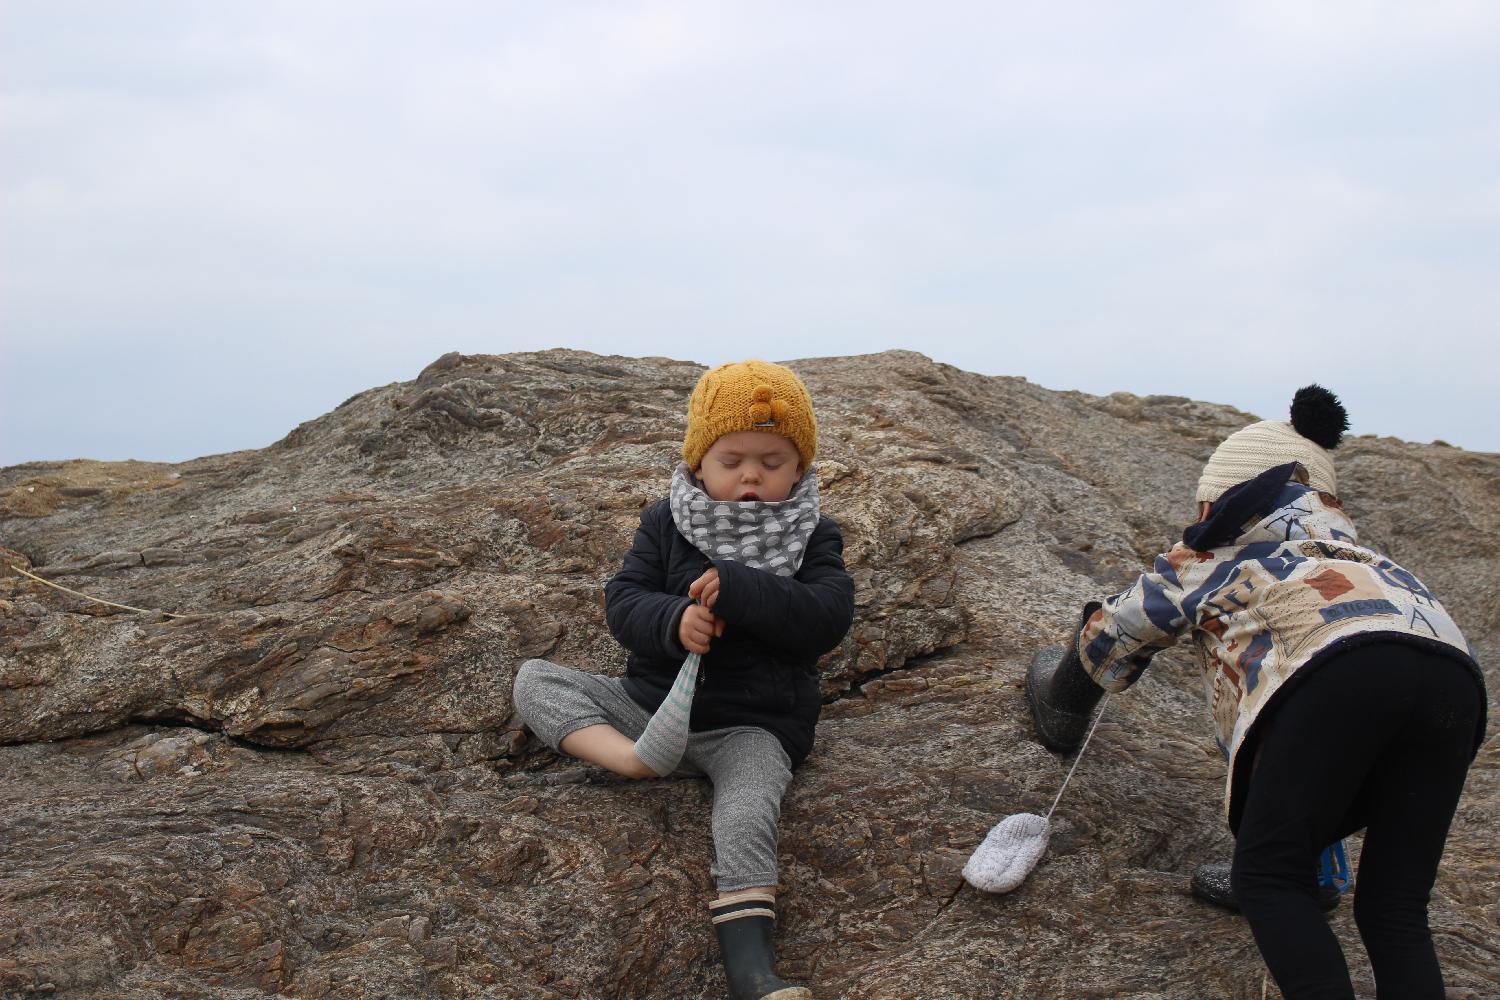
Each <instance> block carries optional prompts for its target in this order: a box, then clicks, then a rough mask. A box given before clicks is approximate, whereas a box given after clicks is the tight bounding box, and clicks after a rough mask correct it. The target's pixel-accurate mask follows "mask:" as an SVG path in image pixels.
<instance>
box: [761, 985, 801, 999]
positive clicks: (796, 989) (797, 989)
mask: <svg viewBox="0 0 1500 1000" xmlns="http://www.w3.org/2000/svg"><path fill="white" fill-rule="evenodd" d="M760 1000H813V995H812V990H810V989H808V988H807V987H806V986H788V987H787V988H786V989H784V990H777V991H776V992H775V993H767V994H766V995H765V996H763V997H761V998H760Z"/></svg>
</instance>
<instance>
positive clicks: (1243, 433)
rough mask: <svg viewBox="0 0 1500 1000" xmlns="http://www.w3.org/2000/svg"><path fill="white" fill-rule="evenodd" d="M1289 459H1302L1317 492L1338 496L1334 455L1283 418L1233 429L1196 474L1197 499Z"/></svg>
mask: <svg viewBox="0 0 1500 1000" xmlns="http://www.w3.org/2000/svg"><path fill="white" fill-rule="evenodd" d="M1288 462H1301V463H1302V467H1303V468H1304V469H1306V470H1307V485H1309V486H1311V487H1312V488H1313V489H1315V490H1317V491H1318V492H1319V493H1331V494H1333V495H1335V496H1337V495H1338V491H1339V488H1338V478H1337V477H1336V476H1335V475H1334V472H1333V456H1332V455H1330V454H1328V452H1327V450H1326V449H1324V448H1322V447H1320V446H1319V445H1318V444H1316V443H1314V442H1313V441H1310V440H1308V439H1307V438H1305V437H1303V436H1302V435H1301V434H1298V433H1297V431H1296V429H1295V428H1293V427H1292V425H1291V424H1289V423H1287V422H1286V421H1285V420H1262V421H1260V422H1259V423H1254V424H1251V425H1250V426H1249V427H1242V428H1240V429H1239V430H1237V431H1235V432H1234V433H1233V434H1231V435H1229V436H1228V437H1227V438H1225V439H1224V443H1223V444H1221V445H1219V447H1217V448H1215V449H1214V453H1213V455H1212V456H1211V457H1210V458H1209V460H1208V464H1207V465H1205V466H1204V467H1203V475H1201V476H1199V477H1198V499H1199V500H1207V501H1208V502H1209V503H1213V502H1214V501H1215V500H1217V499H1219V497H1221V496H1223V495H1224V493H1225V492H1226V491H1227V490H1228V489H1229V488H1230V487H1232V486H1238V485H1239V484H1240V483H1243V482H1244V481H1245V480H1247V479H1254V478H1255V477H1256V476H1258V475H1260V474H1261V473H1262V472H1265V471H1266V470H1267V469H1274V468H1275V467H1276V466H1278V465H1285V464H1286V463H1288Z"/></svg>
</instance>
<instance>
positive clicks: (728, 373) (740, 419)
mask: <svg viewBox="0 0 1500 1000" xmlns="http://www.w3.org/2000/svg"><path fill="white" fill-rule="evenodd" d="M735 431H769V432H770V433H772V434H780V435H781V436H782V437H784V438H787V439H788V440H790V441H791V442H792V444H794V445H796V446H797V454H798V455H799V456H801V458H802V465H803V466H804V467H807V466H810V465H812V460H813V458H814V457H815V456H816V455H817V453H818V423H817V421H816V420H815V419H814V418H813V405H812V397H811V396H809V395H808V394H807V387H806V386H805V385H803V384H802V380H801V379H799V378H798V377H797V376H796V375H794V374H792V371H791V369H790V368H785V367H783V366H781V365H773V364H771V363H770V362H769V361H735V362H732V363H731V364H727V365H720V366H719V367H717V368H711V369H709V370H708V371H706V372H704V373H703V377H702V378H700V379H698V384H697V385H696V386H694V387H693V395H692V396H691V397H690V398H689V399H688V421H687V435H686V436H685V437H684V438H683V439H682V460H683V461H684V462H686V463H687V464H688V468H690V469H696V468H698V466H699V465H701V464H702V462H703V454H704V452H706V451H708V449H709V448H711V447H713V443H714V442H715V441H717V440H719V438H721V437H723V436H724V435H725V434H733V433H734V432H735Z"/></svg>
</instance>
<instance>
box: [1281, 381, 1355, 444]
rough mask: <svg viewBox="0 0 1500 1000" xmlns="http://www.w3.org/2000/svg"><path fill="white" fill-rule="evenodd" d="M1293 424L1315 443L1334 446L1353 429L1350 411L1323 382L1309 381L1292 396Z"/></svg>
mask: <svg viewBox="0 0 1500 1000" xmlns="http://www.w3.org/2000/svg"><path fill="white" fill-rule="evenodd" d="M1292 427H1293V429H1295V430H1296V432H1297V433H1298V434H1301V435H1302V436H1303V437H1305V438H1307V439H1308V440H1309V441H1312V442H1313V443H1314V444H1317V445H1319V446H1321V447H1323V448H1328V449H1330V450H1332V449H1334V448H1337V447H1338V446H1339V442H1340V441H1341V440H1343V437H1344V432H1345V431H1347V430H1348V429H1349V414H1348V413H1346V412H1344V404H1343V403H1340V402H1339V398H1338V397H1337V396H1335V395H1334V394H1333V393H1331V392H1329V391H1328V390H1327V389H1325V388H1323V387H1322V386H1321V385H1317V384H1313V385H1307V386H1303V387H1302V388H1301V389H1298V390H1297V393H1296V395H1294V396H1293V397H1292Z"/></svg>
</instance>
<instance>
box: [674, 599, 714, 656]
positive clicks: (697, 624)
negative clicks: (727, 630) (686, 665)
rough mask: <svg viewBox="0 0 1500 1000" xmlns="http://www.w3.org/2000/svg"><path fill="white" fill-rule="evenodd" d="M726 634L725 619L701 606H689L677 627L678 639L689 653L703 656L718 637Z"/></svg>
mask: <svg viewBox="0 0 1500 1000" xmlns="http://www.w3.org/2000/svg"><path fill="white" fill-rule="evenodd" d="M723 634H724V619H722V618H720V617H718V616H717V615H715V614H714V613H713V612H712V611H710V610H708V609H707V608H705V607H704V606H703V605H701V604H689V605H688V607H687V610H686V611H684V612H683V613H682V622H681V623H680V624H679V625H678V626H677V639H678V641H679V642H681V643H682V648H683V649H686V650H687V651H688V652H689V653H697V654H698V655H699V656H702V655H703V654H704V653H707V652H708V644H709V643H710V642H712V641H713V640H714V638H715V637H716V636H721V635H723Z"/></svg>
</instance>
